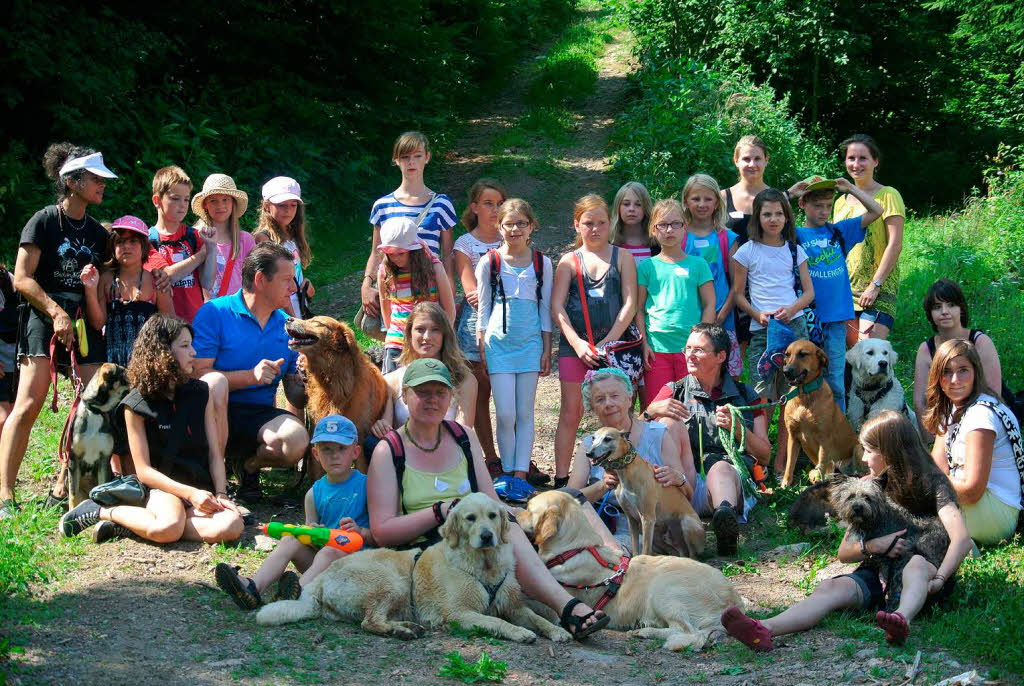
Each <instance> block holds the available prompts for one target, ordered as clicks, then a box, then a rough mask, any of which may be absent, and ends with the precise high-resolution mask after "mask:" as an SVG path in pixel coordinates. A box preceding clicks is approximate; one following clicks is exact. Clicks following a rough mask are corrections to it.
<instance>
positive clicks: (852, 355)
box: [846, 346, 859, 367]
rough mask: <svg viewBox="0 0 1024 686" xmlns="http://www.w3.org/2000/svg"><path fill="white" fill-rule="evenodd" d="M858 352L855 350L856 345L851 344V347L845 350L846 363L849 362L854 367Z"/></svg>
mask: <svg viewBox="0 0 1024 686" xmlns="http://www.w3.org/2000/svg"><path fill="white" fill-rule="evenodd" d="M858 354H859V353H858V352H857V346H853V347H852V348H850V349H849V350H847V351H846V362H847V364H849V365H850V366H851V367H856V366H857V355H858Z"/></svg>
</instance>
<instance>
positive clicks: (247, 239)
mask: <svg viewBox="0 0 1024 686" xmlns="http://www.w3.org/2000/svg"><path fill="white" fill-rule="evenodd" d="M254 247H256V241H255V240H254V239H253V237H252V234H251V233H249V232H248V231H239V232H238V256H237V257H235V263H234V264H233V265H232V266H231V274H230V275H229V276H228V289H227V290H226V291H225V292H224V295H230V294H231V293H237V292H238V289H239V288H241V287H242V262H244V261H245V258H246V257H247V256H248V255H249V253H250V252H252V249H253V248H254ZM229 261H231V243H230V242H228V243H218V244H217V278H216V279H215V280H214V282H213V290H212V292H211V296H212V297H214V298H216V297H217V296H218V295H220V290H221V289H220V287H221V282H222V281H223V279H224V270H225V269H227V266H228V262H229Z"/></svg>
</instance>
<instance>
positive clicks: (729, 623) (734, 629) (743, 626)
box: [722, 605, 775, 653]
mask: <svg viewBox="0 0 1024 686" xmlns="http://www.w3.org/2000/svg"><path fill="white" fill-rule="evenodd" d="M722 626H723V627H725V633H727V634H729V635H730V636H732V637H733V638H735V639H737V640H739V641H740V642H742V643H743V645H745V646H747V647H748V648H750V649H751V650H756V651H757V652H759V653H767V652H768V651H769V650H772V649H773V648H775V644H774V643H773V642H772V632H770V631H768V627H766V626H765V625H764V624H762V623H761V622H759V621H757V620H756V619H752V618H750V617H748V616H746V615H745V614H743V611H742V610H740V609H739V608H738V607H736V606H735V605H730V606H729V607H727V608H725V612H723V613H722Z"/></svg>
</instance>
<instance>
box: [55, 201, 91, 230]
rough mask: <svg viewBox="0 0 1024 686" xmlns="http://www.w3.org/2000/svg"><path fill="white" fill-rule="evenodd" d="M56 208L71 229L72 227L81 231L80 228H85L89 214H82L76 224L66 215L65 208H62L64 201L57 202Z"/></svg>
mask: <svg viewBox="0 0 1024 686" xmlns="http://www.w3.org/2000/svg"><path fill="white" fill-rule="evenodd" d="M57 209H58V210H60V213H61V215H62V216H63V217H64V219H65V220H66V221H67V223H68V226H70V227H71V228H72V229H74V230H75V231H81V230H82V229H84V228H85V222H86V221H87V220H88V218H89V215H85V214H84V215H82V218H81V219H79V220H78V225H77V226H76V225H75V222H74V220H72V219H71V217H70V216H68V213H67V210H65V209H64V203H57Z"/></svg>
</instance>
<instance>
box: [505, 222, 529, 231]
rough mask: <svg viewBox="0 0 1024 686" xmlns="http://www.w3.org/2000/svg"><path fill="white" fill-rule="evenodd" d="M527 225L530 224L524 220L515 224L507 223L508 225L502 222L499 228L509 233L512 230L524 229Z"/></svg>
mask: <svg viewBox="0 0 1024 686" xmlns="http://www.w3.org/2000/svg"><path fill="white" fill-rule="evenodd" d="M529 225H530V222H528V221H526V220H520V221H517V222H512V223H508V224H507V223H505V222H502V224H501V228H503V229H505V230H506V231H511V230H512V229H525V228H526V227H527V226H529Z"/></svg>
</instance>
